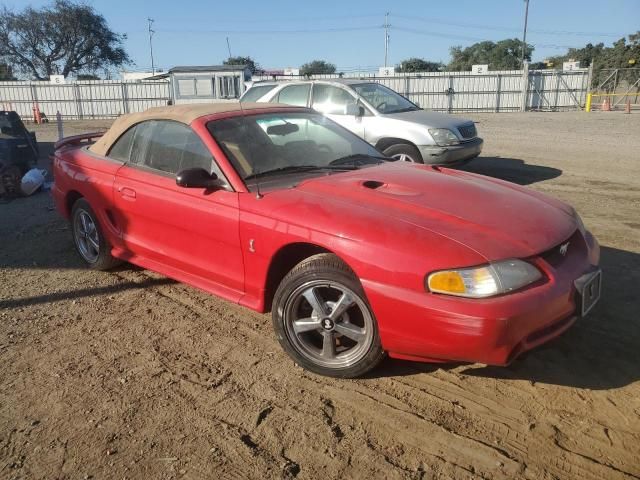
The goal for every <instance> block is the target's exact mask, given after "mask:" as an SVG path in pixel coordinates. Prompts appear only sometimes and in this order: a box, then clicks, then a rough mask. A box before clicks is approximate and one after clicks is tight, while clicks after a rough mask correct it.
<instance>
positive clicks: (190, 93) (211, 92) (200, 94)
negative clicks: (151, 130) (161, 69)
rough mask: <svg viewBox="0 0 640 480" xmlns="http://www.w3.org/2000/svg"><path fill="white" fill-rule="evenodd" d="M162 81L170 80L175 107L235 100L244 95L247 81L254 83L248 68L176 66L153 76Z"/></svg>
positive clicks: (236, 66)
mask: <svg viewBox="0 0 640 480" xmlns="http://www.w3.org/2000/svg"><path fill="white" fill-rule="evenodd" d="M161 78H169V81H170V93H171V98H172V100H173V102H174V103H175V104H182V103H202V102H221V101H235V100H237V99H238V98H240V96H241V95H242V93H243V92H244V89H245V87H244V82H245V81H249V80H251V71H250V70H249V69H248V68H247V67H246V66H245V65H208V66H186V67H173V68H172V69H171V70H169V71H168V72H167V73H165V74H162V75H156V76H155V77H153V79H161Z"/></svg>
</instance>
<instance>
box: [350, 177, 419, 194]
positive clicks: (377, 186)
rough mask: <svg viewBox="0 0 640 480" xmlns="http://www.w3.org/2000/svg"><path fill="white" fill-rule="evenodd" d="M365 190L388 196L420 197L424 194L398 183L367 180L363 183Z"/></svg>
mask: <svg viewBox="0 0 640 480" xmlns="http://www.w3.org/2000/svg"><path fill="white" fill-rule="evenodd" d="M361 185H362V187H363V188H366V189H369V190H376V191H378V192H380V193H386V194H387V195H420V194H421V193H422V192H419V191H417V190H414V189H412V188H409V187H405V186H404V185H399V184H397V183H385V182H381V181H379V180H365V181H364V182H362V183H361Z"/></svg>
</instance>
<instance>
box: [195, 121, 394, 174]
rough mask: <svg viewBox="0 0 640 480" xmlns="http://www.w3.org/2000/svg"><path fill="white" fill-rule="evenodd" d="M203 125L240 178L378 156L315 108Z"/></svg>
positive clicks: (346, 164)
mask: <svg viewBox="0 0 640 480" xmlns="http://www.w3.org/2000/svg"><path fill="white" fill-rule="evenodd" d="M207 128H208V129H209V132H211V134H212V135H213V137H214V138H215V140H216V142H218V144H219V145H220V147H221V148H222V150H223V151H224V153H225V155H226V156H227V158H228V159H229V161H230V162H231V163H232V164H233V166H234V168H235V169H236V171H237V172H238V174H239V175H240V176H241V177H242V179H243V180H250V179H254V178H257V177H260V176H264V175H267V174H269V175H292V174H295V173H301V172H304V173H305V174H309V173H310V172H313V173H315V172H317V173H318V174H326V173H327V172H331V171H344V170H351V169H354V168H359V167H362V166H364V165H374V164H377V163H380V162H381V161H383V160H384V158H383V157H382V155H381V154H380V152H378V151H377V150H376V149H375V148H373V147H372V146H371V145H369V144H368V143H367V142H365V141H364V140H362V139H360V138H359V137H357V136H356V135H354V134H353V133H351V132H349V131H348V130H346V129H344V128H342V127H340V126H339V125H337V124H336V123H334V122H332V121H331V120H329V119H328V118H326V117H324V116H322V115H320V114H317V113H306V112H300V113H298V112H281V113H268V114H259V115H244V116H238V117H232V118H226V119H222V120H214V121H212V122H209V123H208V124H207ZM248 186H249V185H248Z"/></svg>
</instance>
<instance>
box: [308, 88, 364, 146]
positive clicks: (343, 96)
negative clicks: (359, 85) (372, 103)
mask: <svg viewBox="0 0 640 480" xmlns="http://www.w3.org/2000/svg"><path fill="white" fill-rule="evenodd" d="M357 103H358V101H357V99H356V98H355V96H353V95H352V94H351V93H349V91H347V90H346V89H344V88H340V87H336V86H334V85H327V84H324V83H314V85H313V90H312V92H311V108H313V109H314V110H317V111H318V112H320V113H322V114H324V116H326V117H328V118H330V119H331V120H333V121H334V122H336V123H339V124H340V125H342V126H343V127H344V128H346V129H347V130H351V131H352V132H353V133H355V134H356V135H358V136H359V137H361V138H365V128H364V125H365V122H364V118H365V116H356V115H347V111H346V109H347V105H349V104H357ZM363 108H365V107H363ZM366 113H367V112H366V109H365V115H366Z"/></svg>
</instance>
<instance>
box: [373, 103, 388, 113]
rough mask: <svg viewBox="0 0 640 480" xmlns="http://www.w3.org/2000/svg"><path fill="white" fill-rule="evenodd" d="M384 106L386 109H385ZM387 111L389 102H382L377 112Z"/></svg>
mask: <svg viewBox="0 0 640 480" xmlns="http://www.w3.org/2000/svg"><path fill="white" fill-rule="evenodd" d="M383 105H384V107H383ZM386 109H387V102H380V103H379V104H378V105H377V106H376V110H378V111H382V112H384V111H385V110H386Z"/></svg>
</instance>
